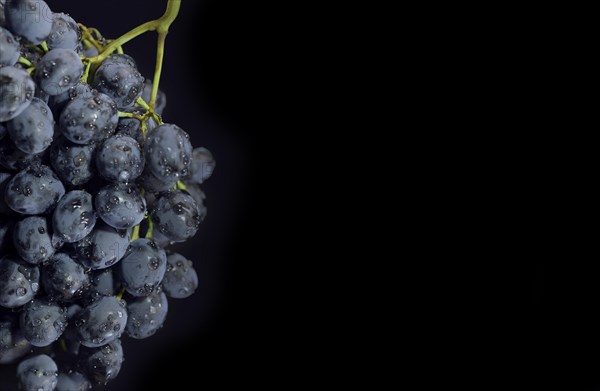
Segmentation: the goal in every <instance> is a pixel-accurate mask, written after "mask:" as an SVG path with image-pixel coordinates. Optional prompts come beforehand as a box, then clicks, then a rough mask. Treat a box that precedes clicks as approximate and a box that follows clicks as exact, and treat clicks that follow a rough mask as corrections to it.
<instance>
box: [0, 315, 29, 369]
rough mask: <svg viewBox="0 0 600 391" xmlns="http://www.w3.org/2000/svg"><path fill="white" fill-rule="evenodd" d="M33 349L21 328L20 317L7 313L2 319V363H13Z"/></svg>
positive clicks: (0, 342)
mask: <svg viewBox="0 0 600 391" xmlns="http://www.w3.org/2000/svg"><path fill="white" fill-rule="evenodd" d="M30 351H31V344H30V343H29V341H27V340H26V339H25V337H24V336H23V333H22V332H21V329H20V328H19V319H18V318H17V317H15V316H13V315H12V314H11V315H7V316H4V317H3V318H1V319H0V364H12V363H14V362H16V361H17V360H18V359H20V358H21V357H23V356H25V355H27V353H29V352H30Z"/></svg>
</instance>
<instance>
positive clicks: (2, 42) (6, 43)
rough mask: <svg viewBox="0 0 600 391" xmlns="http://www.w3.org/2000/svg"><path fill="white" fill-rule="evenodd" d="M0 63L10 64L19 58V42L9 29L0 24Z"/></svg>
mask: <svg viewBox="0 0 600 391" xmlns="http://www.w3.org/2000/svg"><path fill="white" fill-rule="evenodd" d="M0 48H2V50H0V65H4V66H12V65H15V64H16V63H17V61H18V60H19V56H20V55H21V54H20V53H19V48H20V45H19V42H17V40H16V39H15V37H14V36H13V35H12V33H11V32H10V31H8V30H7V29H5V28H4V27H2V26H0Z"/></svg>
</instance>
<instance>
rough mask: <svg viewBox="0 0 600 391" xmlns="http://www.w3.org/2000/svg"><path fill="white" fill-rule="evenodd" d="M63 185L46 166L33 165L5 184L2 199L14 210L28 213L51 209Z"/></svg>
mask: <svg viewBox="0 0 600 391" xmlns="http://www.w3.org/2000/svg"><path fill="white" fill-rule="evenodd" d="M64 194H65V187H64V186H63V184H62V182H61V181H60V179H58V178H57V177H56V174H54V172H53V171H52V170H51V169H50V168H49V167H47V166H43V165H40V166H33V167H30V168H28V169H26V170H23V171H21V172H19V173H18V174H17V175H15V176H14V177H13V178H12V179H11V180H10V182H8V184H7V185H6V190H5V192H4V197H5V198H4V200H5V201H6V204H7V205H8V206H9V207H10V208H11V209H12V210H14V211H15V212H19V213H22V214H28V215H37V214H44V213H47V212H49V211H50V210H52V209H53V208H54V207H55V206H56V204H57V203H58V200H59V199H60V198H61V197H62V196H63V195H64Z"/></svg>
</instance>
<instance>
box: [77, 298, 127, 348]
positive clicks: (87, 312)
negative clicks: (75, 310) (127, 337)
mask: <svg viewBox="0 0 600 391" xmlns="http://www.w3.org/2000/svg"><path fill="white" fill-rule="evenodd" d="M125 305H126V303H125V302H124V301H123V300H119V299H117V298H116V297H114V296H110V297H100V298H99V299H98V300H96V301H94V302H92V303H91V304H89V305H88V306H87V307H85V308H84V309H83V310H82V311H81V312H80V313H79V314H78V315H77V317H76V318H75V326H76V328H77V333H78V334H79V340H80V342H81V344H82V345H83V346H87V347H88V348H97V347H99V346H102V345H106V344H107V343H110V342H112V341H114V340H116V339H118V338H119V337H121V334H123V332H124V331H125V325H126V324H127V310H126V308H125Z"/></svg>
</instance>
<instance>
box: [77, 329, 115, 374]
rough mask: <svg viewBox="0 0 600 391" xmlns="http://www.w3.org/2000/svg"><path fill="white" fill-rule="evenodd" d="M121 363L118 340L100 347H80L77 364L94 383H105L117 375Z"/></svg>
mask: <svg viewBox="0 0 600 391" xmlns="http://www.w3.org/2000/svg"><path fill="white" fill-rule="evenodd" d="M122 364H123V348H122V347H121V341H120V340H118V339H117V340H114V341H113V342H111V343H108V344H106V345H104V346H102V347H101V348H86V347H82V348H81V353H80V359H79V365H80V366H81V368H82V369H83V370H84V372H85V373H86V375H87V376H88V378H89V379H90V380H91V381H92V382H93V383H94V384H106V383H108V382H109V381H110V380H112V379H114V378H115V377H117V375H118V374H119V372H120V371H121V365H122Z"/></svg>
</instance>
